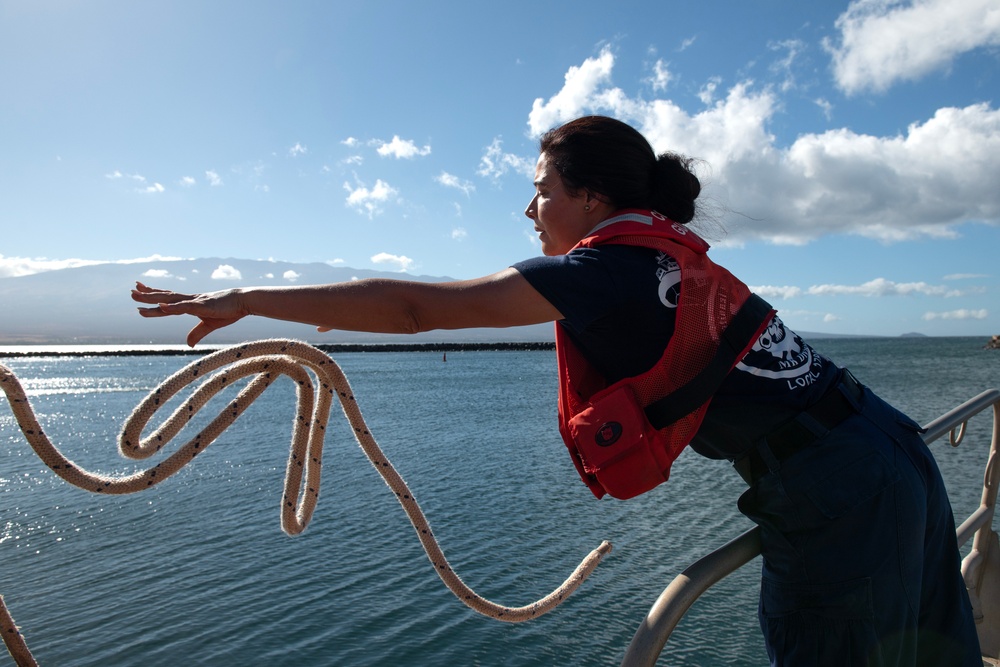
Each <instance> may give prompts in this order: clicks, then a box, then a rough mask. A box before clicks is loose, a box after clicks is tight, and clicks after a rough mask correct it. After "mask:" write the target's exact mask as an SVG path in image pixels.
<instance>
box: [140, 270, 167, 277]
mask: <svg viewBox="0 0 1000 667" xmlns="http://www.w3.org/2000/svg"><path fill="white" fill-rule="evenodd" d="M142 277H143V278H173V277H174V275H173V274H172V273H170V272H169V271H167V270H166V269H147V270H146V271H143V272H142Z"/></svg>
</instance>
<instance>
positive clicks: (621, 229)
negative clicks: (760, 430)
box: [556, 210, 775, 500]
mask: <svg viewBox="0 0 1000 667" xmlns="http://www.w3.org/2000/svg"><path fill="white" fill-rule="evenodd" d="M603 243H614V244H623V245H635V246H644V247H647V248H654V249H657V250H661V251H663V252H665V253H667V254H668V255H670V256H671V257H672V258H674V259H675V260H676V261H677V263H678V264H679V265H680V271H681V284H680V298H679V301H678V304H677V313H676V322H675V325H674V333H673V336H671V338H670V341H669V342H668V343H667V345H666V349H665V350H664V353H663V356H662V358H661V359H660V361H659V362H658V363H657V364H656V365H654V366H653V368H651V369H650V370H648V371H646V372H645V373H642V374H640V375H637V376H635V377H630V378H625V379H624V380H621V381H619V382H616V383H614V384H613V385H611V386H607V382H606V381H605V379H604V377H603V376H602V375H601V374H600V373H599V372H598V371H597V370H596V369H595V368H594V367H593V366H592V365H591V364H590V362H588V361H587V360H586V359H585V358H584V357H583V355H582V354H581V353H580V351H579V350H578V349H577V347H576V345H575V344H574V343H573V342H572V341H571V340H570V338H569V336H568V335H567V334H566V333H564V331H563V327H562V326H561V325H559V324H558V323H557V324H556V356H557V358H558V362H559V432H560V433H561V434H562V437H563V441H564V442H565V443H566V446H567V447H568V448H569V451H570V455H571V456H572V458H573V463H574V464H575V465H576V468H577V471H578V472H579V473H580V477H581V478H582V479H583V482H584V483H585V484H586V485H587V486H588V487H589V488H590V490H591V491H592V492H593V493H594V495H595V496H597V497H598V498H601V497H602V496H604V495H605V494H606V493H607V494H610V495H611V496H613V497H615V498H619V499H623V500H624V499H626V498H632V497H634V496H637V495H639V494H641V493H645V492H646V491H648V490H650V489H652V488H653V487H655V486H657V485H658V484H660V483H662V482H665V481H667V478H668V477H669V476H670V466H671V464H672V463H673V462H674V460H675V459H676V458H677V457H678V456H679V455H680V453H681V451H682V450H683V449H684V447H686V446H687V444H688V443H689V442H690V441H691V439H692V438H693V437H694V435H695V433H696V432H697V431H698V428H699V426H701V422H702V420H703V419H704V416H705V412H706V410H707V409H708V404H709V402H711V399H712V396H713V394H714V393H715V391H716V390H717V389H718V387H719V385H720V384H721V383H722V380H723V379H724V378H725V376H726V375H727V374H728V373H729V372H730V371H731V370H732V369H733V367H734V366H735V365H736V363H737V362H738V361H739V360H740V359H742V358H743V356H744V355H745V354H746V353H747V352H748V351H749V350H750V348H751V347H752V346H753V344H754V342H756V341H757V339H758V337H759V336H760V334H761V333H762V332H763V330H764V329H765V327H766V326H767V324H768V323H769V322H770V321H771V318H772V317H773V316H774V312H775V311H774V310H773V309H772V308H771V307H770V306H769V305H768V304H767V303H766V302H764V300H763V299H761V298H760V297H757V296H756V295H754V294H752V293H751V292H750V289H749V288H748V287H747V286H746V285H744V284H743V283H742V282H740V281H739V280H737V279H736V278H735V277H733V275H732V274H731V273H729V271H727V270H726V269H724V268H722V267H721V266H718V265H717V264H715V263H714V262H712V261H711V260H710V259H709V258H708V256H707V255H706V254H705V253H706V252H707V251H708V247H709V246H708V244H707V243H706V242H705V241H703V240H702V239H701V238H700V237H698V236H697V235H696V234H695V233H694V232H692V231H691V230H689V229H687V228H686V227H684V226H683V225H680V224H678V223H675V222H672V221H671V220H669V219H667V218H665V217H664V216H662V215H660V214H659V213H656V212H655V211H653V212H651V211H642V210H625V211H619V212H618V213H616V214H615V215H614V216H613V217H611V218H609V219H608V220H606V221H604V222H603V223H601V224H600V225H598V226H597V228H595V229H594V230H593V231H592V232H590V235H589V236H587V237H586V238H584V239H583V240H582V241H580V242H579V243H578V244H577V245H576V246H575V247H576V248H580V247H588V248H589V247H593V246H596V245H600V244H603Z"/></svg>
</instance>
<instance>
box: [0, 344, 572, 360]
mask: <svg viewBox="0 0 1000 667" xmlns="http://www.w3.org/2000/svg"><path fill="white" fill-rule="evenodd" d="M312 345H313V346H314V347H316V348H317V349H319V350H322V351H323V352H326V353H327V354H338V353H345V352H442V353H445V352H484V351H489V352H531V351H537V350H554V349H555V343H553V342H551V341H549V342H494V343H331V344H315V343H313V344H312ZM28 347H30V346H19V347H18V349H16V350H3V349H0V358H20V357H97V356H100V357H145V356H179V355H203V354H209V353H211V352H215V351H216V350H218V349H221V348H223V347H228V346H215V347H200V348H188V347H170V348H156V349H148V348H147V349H142V348H129V347H128V346H122V347H121V348H120V349H117V348H114V349H108V348H106V347H104V348H102V349H97V350H95V349H86V348H85V347H73V346H66V348H65V349H53V347H51V346H45V347H44V348H42V349H38V350H31V349H25V348H28Z"/></svg>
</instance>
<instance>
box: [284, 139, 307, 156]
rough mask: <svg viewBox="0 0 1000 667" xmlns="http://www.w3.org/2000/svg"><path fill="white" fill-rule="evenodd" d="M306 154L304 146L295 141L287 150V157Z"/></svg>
mask: <svg viewBox="0 0 1000 667" xmlns="http://www.w3.org/2000/svg"><path fill="white" fill-rule="evenodd" d="M308 152H309V149H308V148H306V147H305V146H303V145H302V144H300V143H299V142H297V141H296V142H295V145H294V146H292V147H291V148H289V149H288V156H289V157H298V156H300V155H305V154H306V153H308Z"/></svg>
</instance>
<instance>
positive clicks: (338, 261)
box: [326, 257, 344, 266]
mask: <svg viewBox="0 0 1000 667" xmlns="http://www.w3.org/2000/svg"><path fill="white" fill-rule="evenodd" d="M326 263H327V264H329V265H330V266H339V265H341V264H344V260H343V259H341V258H340V257H337V258H335V259H328V260H326Z"/></svg>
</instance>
